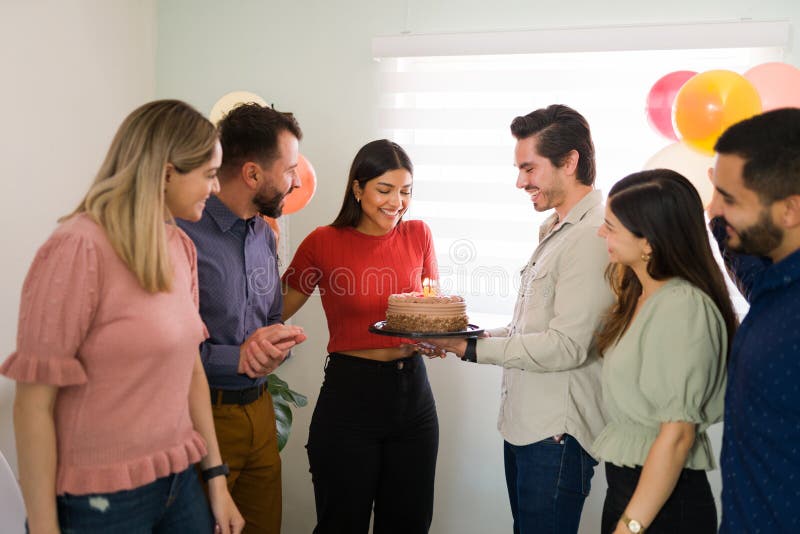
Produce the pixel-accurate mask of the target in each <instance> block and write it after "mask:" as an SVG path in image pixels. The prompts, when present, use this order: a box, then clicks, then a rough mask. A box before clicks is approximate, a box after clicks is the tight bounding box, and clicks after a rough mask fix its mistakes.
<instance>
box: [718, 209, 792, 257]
mask: <svg viewBox="0 0 800 534" xmlns="http://www.w3.org/2000/svg"><path fill="white" fill-rule="evenodd" d="M737 234H738V235H739V244H738V245H737V246H732V245H731V246H730V248H731V249H732V250H734V251H736V252H743V253H745V254H751V255H754V256H768V255H769V253H770V252H772V251H773V250H775V249H776V248H778V246H779V245H780V244H781V243H782V242H783V230H781V229H780V228H778V227H777V226H775V223H773V222H772V219H771V218H770V215H769V211H767V210H763V211H762V212H761V214H760V215H759V218H758V222H756V223H755V224H753V225H752V226H748V227H747V228H744V229H742V230H737ZM728 241H729V242H730V238H729V239H728Z"/></svg>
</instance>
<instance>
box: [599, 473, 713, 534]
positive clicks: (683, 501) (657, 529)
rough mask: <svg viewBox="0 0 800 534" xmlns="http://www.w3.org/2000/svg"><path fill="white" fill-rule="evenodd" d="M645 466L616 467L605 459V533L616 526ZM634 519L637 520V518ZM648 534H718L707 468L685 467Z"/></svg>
mask: <svg viewBox="0 0 800 534" xmlns="http://www.w3.org/2000/svg"><path fill="white" fill-rule="evenodd" d="M641 474H642V468H641V467H636V468H631V467H617V466H616V465H614V464H611V463H608V462H606V480H607V481H608V491H607V492H606V500H605V503H603V523H602V525H603V526H602V533H603V534H608V533H611V532H613V531H614V529H615V528H616V527H617V522H618V521H619V518H620V516H621V515H622V513H623V512H624V511H625V507H626V506H628V502H629V501H630V500H631V497H632V496H633V491H634V490H635V489H636V484H637V483H638V482H639V476H640V475H641ZM631 519H636V518H635V517H633V518H631ZM647 532H648V534H675V533H680V534H716V532H717V508H716V505H715V504H714V496H713V495H712V494H711V486H709V484H708V477H707V476H706V472H705V471H698V470H695V469H684V470H682V471H681V474H680V477H679V478H678V483H677V484H676V485H675V489H674V490H672V495H670V496H669V499H667V502H665V503H664V506H662V507H661V510H660V511H659V512H658V515H657V516H656V518H655V519H654V520H653V523H652V524H651V525H650V526H649V527H648V528H647Z"/></svg>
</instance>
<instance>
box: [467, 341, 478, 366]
mask: <svg viewBox="0 0 800 534" xmlns="http://www.w3.org/2000/svg"><path fill="white" fill-rule="evenodd" d="M477 346H478V338H476V337H468V338H467V348H466V350H465V351H464V361H465V362H473V363H475V362H477V361H478V353H477V352H476V351H475V348H476V347H477Z"/></svg>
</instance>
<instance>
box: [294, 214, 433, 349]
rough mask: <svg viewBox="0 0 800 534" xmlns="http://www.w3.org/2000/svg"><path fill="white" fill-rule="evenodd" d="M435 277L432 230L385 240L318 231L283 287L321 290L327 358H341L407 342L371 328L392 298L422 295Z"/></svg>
mask: <svg viewBox="0 0 800 534" xmlns="http://www.w3.org/2000/svg"><path fill="white" fill-rule="evenodd" d="M437 277H438V267H437V264H436V254H435V252H434V248H433V238H432V237H431V231H430V228H428V225H426V224H425V223H424V222H422V221H418V220H414V221H404V222H401V223H400V224H398V225H397V226H396V227H395V228H394V229H393V230H392V231H391V232H389V233H388V234H386V235H382V236H372V235H366V234H363V233H361V232H359V231H358V230H356V229H355V228H351V227H345V228H334V227H332V226H320V227H319V228H317V229H316V230H314V231H313V232H311V234H309V235H308V237H306V238H305V239H304V240H303V242H302V243H301V244H300V247H299V248H298V249H297V252H296V253H295V256H294V259H293V260H292V263H291V265H289V267H288V268H287V269H286V272H285V273H284V274H283V281H284V282H285V283H286V284H287V285H288V286H289V287H291V288H292V289H295V290H297V291H300V292H301V293H303V294H305V295H311V293H313V292H314V289H315V288H316V287H319V292H320V297H321V298H322V307H323V309H324V310H325V316H326V318H327V320H328V331H329V333H330V341H329V342H328V352H341V351H347V350H363V349H377V348H387V347H396V346H398V345H399V344H401V343H403V342H404V341H406V342H407V341H408V340H403V339H401V338H394V337H386V336H379V335H376V334H372V333H370V332H369V330H368V328H369V326H370V325H371V324H374V323H376V322H377V321H381V320H383V319H385V318H386V305H387V301H388V298H389V295H391V294H393V293H406V292H410V291H421V290H422V279H423V278H431V279H436V278H437Z"/></svg>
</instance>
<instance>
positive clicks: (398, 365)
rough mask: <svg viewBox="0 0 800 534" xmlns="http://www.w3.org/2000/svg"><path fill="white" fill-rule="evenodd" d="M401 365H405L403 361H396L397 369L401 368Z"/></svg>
mask: <svg viewBox="0 0 800 534" xmlns="http://www.w3.org/2000/svg"><path fill="white" fill-rule="evenodd" d="M403 367H405V363H404V362H397V368H398V369H402V368H403Z"/></svg>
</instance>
